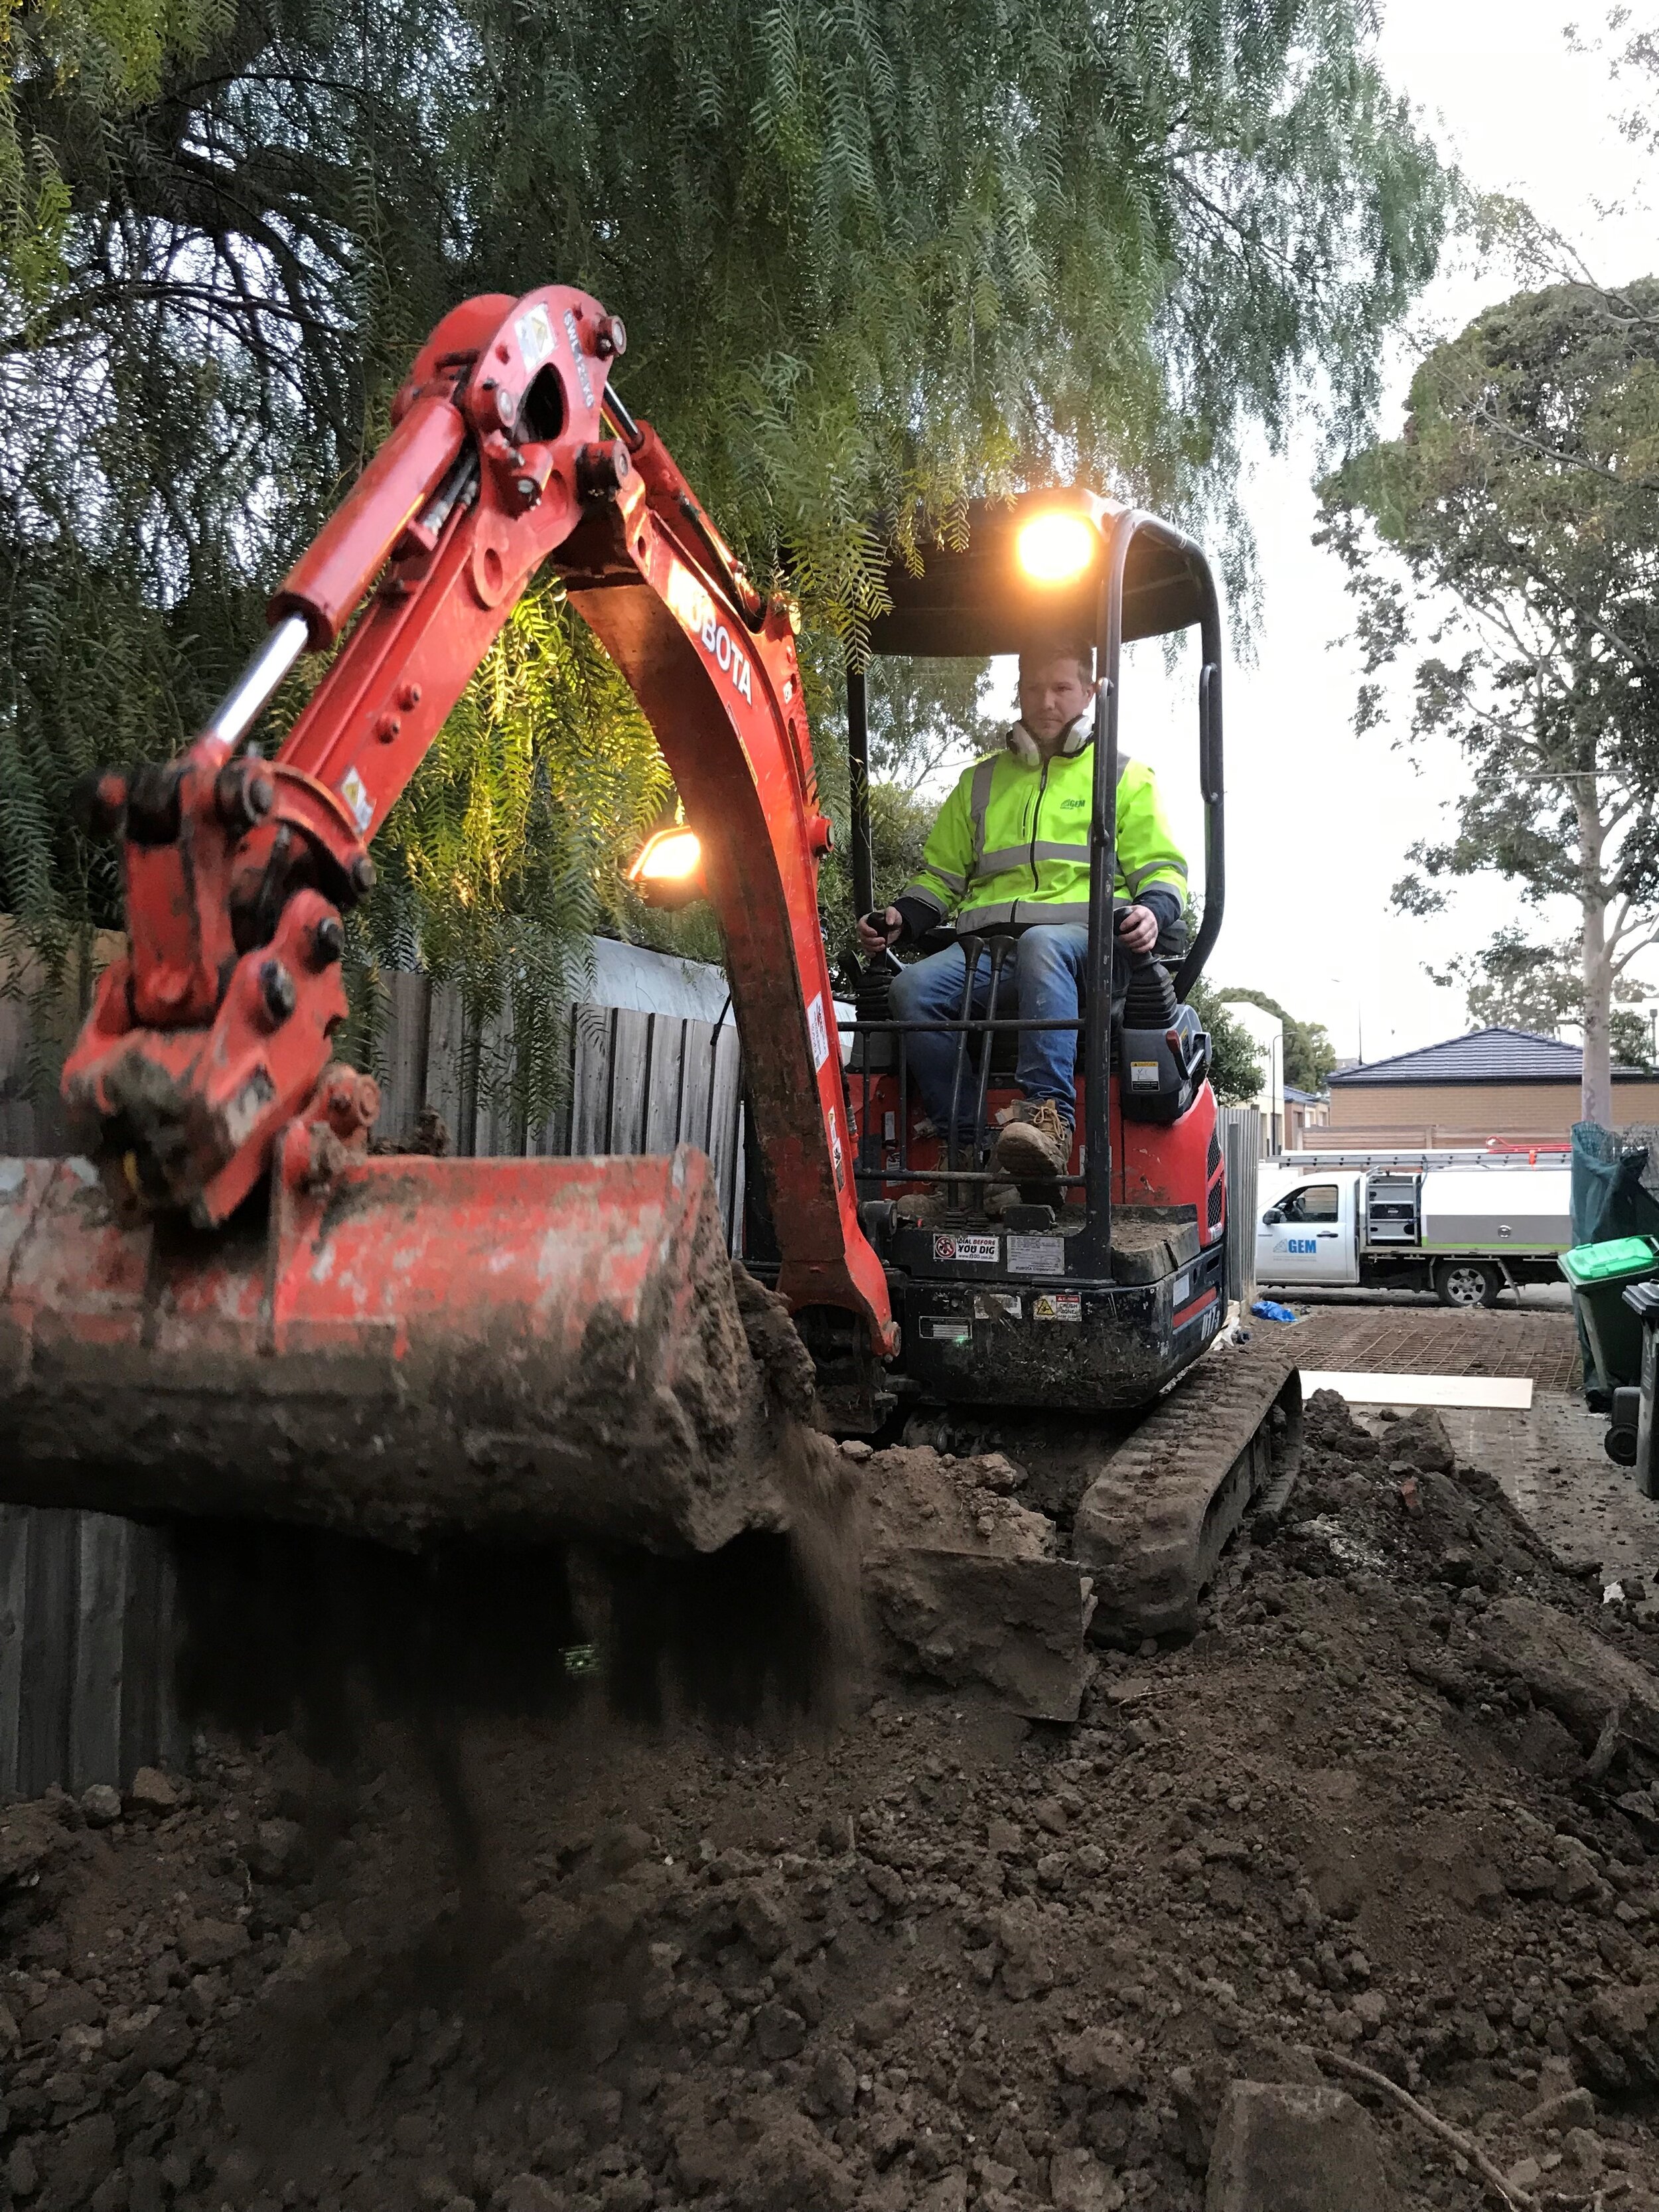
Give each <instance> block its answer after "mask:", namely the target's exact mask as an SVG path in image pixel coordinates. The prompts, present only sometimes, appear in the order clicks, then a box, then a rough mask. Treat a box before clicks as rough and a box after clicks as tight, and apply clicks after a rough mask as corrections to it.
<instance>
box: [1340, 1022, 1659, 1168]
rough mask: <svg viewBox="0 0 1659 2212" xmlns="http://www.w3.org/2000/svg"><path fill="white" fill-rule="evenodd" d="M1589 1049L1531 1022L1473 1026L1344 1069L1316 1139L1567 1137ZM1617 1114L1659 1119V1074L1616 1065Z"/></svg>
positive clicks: (1619, 1122) (1625, 1119) (1382, 1144)
mask: <svg viewBox="0 0 1659 2212" xmlns="http://www.w3.org/2000/svg"><path fill="white" fill-rule="evenodd" d="M1582 1068H1583V1054H1582V1053H1581V1052H1580V1050H1579V1048H1578V1047H1577V1045H1576V1044H1569V1043H1566V1042H1564V1041H1563V1039H1561V1038H1559V1037H1549V1036H1534V1034H1533V1033H1532V1031H1531V1030H1510V1029H1486V1030H1471V1031H1470V1033H1469V1034H1468V1036H1457V1037H1448V1038H1447V1039H1446V1041H1445V1042H1444V1043H1443V1044H1430V1045H1423V1046H1421V1047H1419V1049H1418V1050H1417V1051H1415V1052H1401V1053H1395V1054H1394V1055H1393V1057H1392V1058H1391V1059H1389V1060H1366V1061H1364V1062H1362V1063H1361V1064H1360V1065H1359V1066H1355V1067H1344V1068H1339V1069H1338V1070H1337V1071H1336V1072H1335V1073H1334V1074H1333V1075H1332V1077H1331V1079H1330V1100H1331V1104H1330V1120H1329V1122H1328V1125H1327V1127H1326V1129H1325V1130H1323V1131H1322V1132H1321V1133H1320V1137H1319V1139H1318V1141H1319V1142H1320V1143H1322V1144H1324V1145H1327V1146H1335V1147H1339V1148H1358V1147H1361V1146H1375V1147H1376V1148H1377V1149H1378V1150H1388V1149H1401V1150H1405V1149H1410V1148H1412V1147H1414V1146H1425V1145H1484V1144H1486V1143H1487V1142H1488V1141H1489V1140H1491V1139H1498V1141H1499V1142H1501V1143H1505V1144H1520V1145H1537V1144H1545V1145H1565V1143H1566V1142H1567V1141H1568V1136H1569V1133H1570V1132H1571V1127H1572V1125H1573V1123H1574V1122H1575V1121H1577V1120H1578V1118H1579V1082H1580V1077H1581V1073H1582ZM1613 1121H1614V1124H1615V1126H1616V1127H1620V1128H1623V1127H1627V1126H1628V1125H1629V1124H1630V1123H1632V1122H1642V1123H1646V1124H1651V1123H1653V1122H1656V1121H1659V1076H1654V1075H1649V1074H1647V1073H1644V1071H1643V1070H1642V1069H1640V1068H1635V1067H1615V1068H1614V1069H1613Z"/></svg>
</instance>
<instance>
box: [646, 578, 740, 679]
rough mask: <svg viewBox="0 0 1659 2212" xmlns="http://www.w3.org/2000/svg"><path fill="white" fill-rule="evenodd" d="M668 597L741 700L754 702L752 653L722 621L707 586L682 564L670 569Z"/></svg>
mask: <svg viewBox="0 0 1659 2212" xmlns="http://www.w3.org/2000/svg"><path fill="white" fill-rule="evenodd" d="M665 598H666V599H667V601H668V605H669V607H670V609H671V611H672V612H673V613H674V614H675V615H676V616H677V617H678V619H679V620H680V621H681V622H682V623H684V625H685V627H686V629H688V630H689V631H690V633H691V635H692V636H693V637H695V638H696V639H697V640H698V641H699V642H700V643H701V644H702V649H703V651H704V652H705V653H707V654H708V657H709V659H711V660H712V661H713V662H714V665H715V666H716V667H717V668H718V669H719V670H720V673H721V675H722V676H728V677H730V678H731V679H732V690H734V691H735V692H737V693H738V696H740V697H742V698H744V699H748V700H750V701H751V702H752V701H753V699H754V696H755V695H754V691H753V690H752V689H751V688H750V680H749V656H748V654H747V653H745V652H744V649H743V647H741V646H740V645H739V644H738V642H737V641H736V639H735V638H733V636H732V633H731V631H730V630H729V629H727V628H726V624H725V623H723V622H722V621H721V620H720V609H719V608H718V607H717V606H716V605H714V600H713V599H711V598H710V596H709V594H708V590H707V589H706V587H705V586H703V585H702V584H700V583H699V582H698V581H697V579H696V577H695V576H694V575H693V574H691V571H690V569H689V568H682V567H681V566H680V564H679V562H678V561H676V562H675V563H674V565H673V567H672V568H671V569H670V570H669V574H668V589H667V592H666V593H665Z"/></svg>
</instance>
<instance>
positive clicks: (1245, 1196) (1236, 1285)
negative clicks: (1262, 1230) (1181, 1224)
mask: <svg viewBox="0 0 1659 2212" xmlns="http://www.w3.org/2000/svg"><path fill="white" fill-rule="evenodd" d="M1218 1118H1219V1120H1220V1122H1221V1146H1222V1152H1223V1154H1224V1156H1225V1160H1226V1164H1227V1296H1228V1297H1229V1298H1231V1300H1232V1301H1233V1302H1234V1303H1235V1304H1237V1305H1240V1306H1248V1305H1249V1303H1250V1301H1251V1299H1253V1298H1254V1297H1255V1225H1256V1211H1257V1206H1256V1167H1257V1164H1258V1162H1259V1161H1260V1159H1261V1120H1262V1116H1261V1109H1260V1108H1259V1107H1255V1106H1223V1107H1221V1108H1220V1109H1218Z"/></svg>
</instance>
